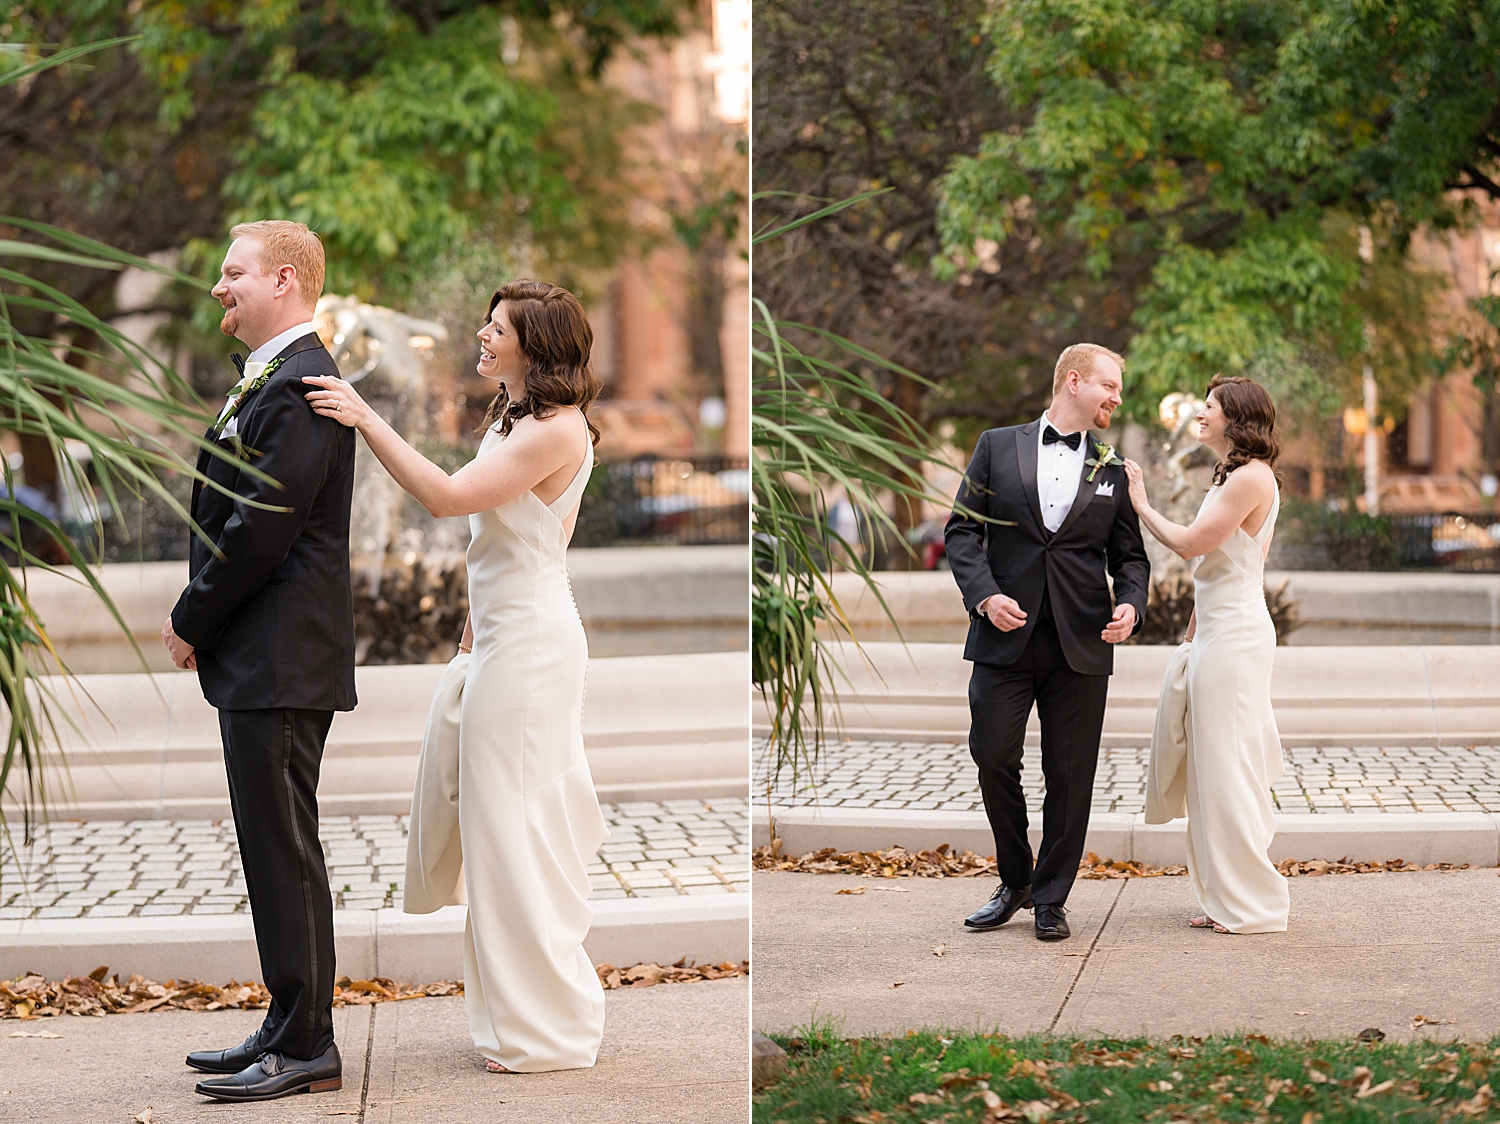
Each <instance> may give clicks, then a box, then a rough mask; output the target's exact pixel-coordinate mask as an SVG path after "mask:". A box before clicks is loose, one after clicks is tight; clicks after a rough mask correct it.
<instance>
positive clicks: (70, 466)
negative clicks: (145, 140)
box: [0, 43, 254, 839]
mask: <svg viewBox="0 0 1500 1124" xmlns="http://www.w3.org/2000/svg"><path fill="white" fill-rule="evenodd" d="M114 46H117V44H112V43H102V44H98V45H96V46H95V47H94V48H93V50H96V51H97V50H101V49H104V48H110V47H114ZM83 53H87V52H84V51H69V52H59V54H58V55H57V56H54V57H53V58H52V59H49V60H44V61H43V63H41V64H38V67H37V68H36V69H40V68H44V67H45V66H46V65H47V64H48V63H54V62H56V60H59V59H62V60H66V59H69V58H77V57H78V56H79V55H80V54H83ZM25 73H26V70H25V68H12V69H11V70H9V71H8V72H6V73H0V91H3V88H4V87H6V86H8V85H12V84H14V83H15V82H17V81H20V80H22V79H23V77H24V75H25ZM33 73H35V69H34V70H33ZM0 225H8V226H10V227H11V228H12V229H18V230H21V231H24V232H25V233H26V234H27V235H28V236H29V238H30V239H31V240H29V241H16V240H4V241H0V401H3V403H4V408H5V413H6V418H5V426H6V428H7V429H10V430H12V431H14V432H16V433H19V434H21V435H23V437H25V436H31V437H37V438H41V439H42V440H44V441H45V443H46V445H47V446H48V447H49V448H50V450H51V452H52V455H53V457H54V458H55V459H56V462H57V465H58V468H59V470H60V472H61V473H62V474H63V475H64V478H65V479H66V478H68V477H71V478H72V479H73V480H75V481H78V482H79V485H80V487H87V485H86V483H84V479H85V478H84V469H83V461H84V460H86V459H91V464H92V468H93V473H94V475H95V477H96V478H97V480H98V482H99V486H100V488H101V490H102V492H103V495H104V498H105V499H106V500H108V501H109V502H110V503H111V504H112V505H114V506H118V504H119V501H120V498H121V497H122V495H129V496H132V497H141V496H145V495H154V496H156V497H157V498H158V499H160V500H161V501H162V502H164V503H165V504H166V505H167V507H168V508H169V509H170V510H171V511H172V512H173V513H174V514H175V515H176V516H177V517H178V518H180V519H181V520H182V522H183V523H184V524H186V525H189V526H191V525H192V524H191V519H190V517H189V513H188V512H187V511H186V510H185V509H184V508H183V506H182V504H181V503H180V502H179V501H178V500H177V499H176V498H175V497H174V496H173V494H172V492H171V491H170V490H169V489H168V488H167V487H166V486H165V485H164V484H163V482H162V476H163V474H164V473H166V472H175V473H181V474H184V475H185V476H187V477H188V478H193V477H195V476H197V473H196V471H195V469H194V467H193V465H192V463H191V462H189V461H186V460H184V459H183V458H182V457H181V456H179V455H177V454H176V453H175V452H174V451H173V449H174V447H175V448H183V447H186V448H188V449H192V450H194V451H195V452H196V448H197V446H198V445H199V444H200V442H201V441H202V438H201V437H200V434H201V432H202V430H203V427H204V426H205V425H206V424H207V422H208V421H209V417H208V415H207V414H206V413H205V412H204V411H203V409H202V404H201V403H199V402H197V401H196V398H195V396H194V395H193V394H192V392H191V391H190V390H189V389H188V388H186V387H184V386H183V385H182V383H181V381H180V380H179V379H178V377H177V375H176V374H175V373H174V372H173V371H172V369H171V368H170V367H167V366H165V365H163V364H162V363H160V362H159V361H158V360H156V359H155V358H153V357H152V356H151V355H150V354H149V353H148V352H146V351H145V350H143V349H142V348H140V347H138V346H137V345H135V344H133V343H132V342H131V341H130V340H129V339H128V338H126V337H125V336H124V335H122V334H121V333H120V332H119V331H117V330H116V329H115V328H114V327H113V326H112V325H111V324H109V323H108V322H106V321H105V320H103V319H101V318H99V317H98V316H95V315H94V314H93V313H92V312H90V311H89V310H88V308H86V307H85V306H84V305H83V304H81V303H80V302H79V301H77V300H75V299H73V298H72V297H70V296H69V295H68V294H67V293H65V292H63V291H62V290H60V289H58V288H56V287H54V286H52V285H50V284H47V283H45V282H44V281H41V280H38V279H37V278H36V277H35V276H33V273H34V272H35V269H36V266H37V264H38V263H42V264H44V265H49V264H63V265H66V266H68V267H69V268H72V269H76V270H79V271H84V272H87V273H91V274H94V275H100V274H102V275H104V276H106V277H108V276H111V275H112V274H114V273H115V272H117V271H119V270H120V269H122V268H124V267H126V266H134V267H136V268H139V269H145V270H150V271H154V272H157V273H161V274H164V275H166V276H168V277H170V278H171V279H172V280H175V281H177V282H179V283H182V284H184V285H187V286H195V285H197V282H195V281H193V279H192V278H190V277H186V276H184V275H182V274H177V273H175V272H174V271H172V270H168V269H164V268H163V267H161V266H159V265H155V264H153V263H152V262H149V261H145V260H143V259H140V258H136V257H133V256H132V255H130V254H126V253H122V252H121V251H119V250H116V249H113V248H111V247H109V246H106V245H104V244H102V243H99V242H96V241H94V240H92V239H89V238H85V237H82V236H80V235H77V234H73V233H70V232H68V231H65V230H59V229H57V228H54V227H49V226H47V225H45V224H41V223H35V222H32V221H30V220H27V219H25V218H20V217H15V216H0ZM17 314H23V315H28V316H30V317H31V318H33V319H35V318H37V317H40V318H41V320H42V321H43V322H45V323H47V324H49V325H53V332H52V333H51V334H49V335H48V336H46V337H40V338H39V337H38V336H36V335H33V334H29V333H28V332H26V331H25V330H24V329H23V328H22V327H20V326H19V325H18V323H17ZM68 442H78V443H81V445H82V446H83V448H84V449H86V450H87V457H85V456H84V455H82V454H80V455H77V456H75V455H74V454H73V453H70V452H69V450H68ZM220 455H222V454H220ZM3 471H4V478H5V490H4V493H3V495H0V703H3V705H4V715H5V719H4V721H5V723H6V727H5V732H4V753H3V759H0V791H3V792H5V793H6V796H7V799H8V800H11V801H14V802H15V803H17V804H19V805H20V807H21V811H22V815H23V819H24V823H25V827H26V837H27V838H28V839H29V838H30V834H31V829H32V826H33V824H34V823H35V822H36V820H37V818H38V816H42V815H45V813H46V807H47V802H48V789H49V785H48V778H47V776H46V771H45V769H44V767H43V764H44V763H43V751H44V749H45V748H46V746H47V743H48V742H49V740H51V739H52V738H53V736H54V735H55V733H56V728H57V722H58V721H59V717H60V712H59V709H58V699H57V695H56V689H55V687H54V686H53V685H52V682H51V681H49V680H47V679H45V678H43V676H45V675H47V674H48V671H49V665H51V666H55V667H60V668H61V669H62V671H63V673H64V675H66V674H67V668H66V665H64V664H63V662H62V661H61V659H60V658H59V657H58V655H57V652H56V650H55V649H54V647H53V645H52V643H51V641H50V640H49V639H48V636H47V628H46V624H45V622H44V621H42V619H41V618H40V617H39V616H38V614H37V609H36V606H35V604H34V603H33V602H32V601H31V599H30V596H29V594H28V591H27V584H26V576H27V572H28V570H30V569H32V568H41V569H46V570H51V569H54V568H55V567H53V566H52V565H50V564H49V563H48V562H46V561H44V560H43V559H42V558H41V557H39V556H38V555H37V553H36V552H35V549H34V547H35V544H36V543H37V542H38V541H39V540H40V541H41V542H44V543H46V544H47V545H48V547H49V548H50V549H49V552H50V553H52V554H54V555H56V556H61V557H65V558H66V559H67V560H68V562H70V563H71V564H72V565H73V566H74V567H76V568H77V569H76V570H73V571H68V573H69V574H70V576H71V578H72V580H75V581H78V582H80V583H86V584H88V585H89V586H90V587H91V588H92V589H93V591H94V593H95V595H96V596H98V597H99V599H100V600H101V601H102V602H103V603H104V605H105V607H106V608H107V609H108V611H109V612H110V614H111V616H113V617H114V619H115V621H116V623H117V624H119V626H120V628H121V630H122V631H123V632H124V633H125V635H126V636H127V637H130V636H131V633H130V629H129V627H128V626H127V625H126V624H125V621H124V618H123V617H121V615H120V613H119V611H118V610H117V609H116V607H115V605H114V604H113V602H112V601H111V600H110V598H109V596H108V594H107V593H105V591H104V588H103V586H102V585H101V584H100V582H99V579H98V577H97V575H96V574H95V573H94V572H93V571H91V570H90V569H89V568H88V565H87V563H88V558H87V557H86V555H85V552H84V550H83V549H81V548H80V547H79V546H78V545H77V544H76V543H74V541H73V540H72V539H71V538H70V537H69V536H68V534H67V532H66V531H65V530H64V529H63V528H62V527H60V526H58V525H57V524H56V523H54V522H53V521H52V520H51V519H49V518H47V517H46V516H44V515H42V514H40V513H39V512H36V511H33V510H32V509H30V508H28V507H26V506H24V505H23V504H21V503H19V502H18V501H17V500H15V499H14V498H12V497H13V496H14V494H15V492H14V485H15V481H14V480H13V479H12V476H11V471H10V467H9V463H8V462H4V467H3ZM251 471H254V470H251ZM94 530H95V533H96V535H97V534H98V533H99V528H98V527H95V528H94ZM12 558H13V559H15V560H16V561H15V562H14V563H12V562H11V561H10V559H12ZM131 643H132V645H134V640H133V639H132V640H131ZM142 666H143V667H144V666H145V662H144V658H143V659H142ZM64 720H65V719H64ZM0 827H5V835H6V838H7V839H9V838H10V836H9V831H8V826H7V825H6V823H5V819H4V810H3V808H0Z"/></svg>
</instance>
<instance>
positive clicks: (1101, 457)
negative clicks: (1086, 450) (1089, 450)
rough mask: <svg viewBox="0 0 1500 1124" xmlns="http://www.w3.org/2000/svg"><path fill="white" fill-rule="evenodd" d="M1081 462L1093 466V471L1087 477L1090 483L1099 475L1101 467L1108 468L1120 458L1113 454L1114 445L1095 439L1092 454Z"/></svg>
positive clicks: (1117, 462) (1118, 461)
mask: <svg viewBox="0 0 1500 1124" xmlns="http://www.w3.org/2000/svg"><path fill="white" fill-rule="evenodd" d="M1083 463H1084V464H1091V465H1093V466H1094V471H1093V472H1090V473H1089V474H1088V479H1087V483H1090V484H1092V483H1093V482H1094V477H1095V476H1098V475H1099V470H1100V469H1101V468H1108V467H1109V466H1110V465H1112V464H1119V463H1120V458H1119V457H1117V456H1115V447H1114V446H1113V445H1106V444H1105V443H1104V442H1103V441H1095V442H1094V455H1093V456H1091V457H1090V458H1089V459H1088V460H1086V461H1084V462H1083Z"/></svg>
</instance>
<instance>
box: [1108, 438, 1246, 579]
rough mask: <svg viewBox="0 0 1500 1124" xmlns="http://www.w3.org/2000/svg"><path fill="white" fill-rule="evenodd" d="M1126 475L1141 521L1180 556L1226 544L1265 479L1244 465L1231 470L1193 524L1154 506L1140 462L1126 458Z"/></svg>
mask: <svg viewBox="0 0 1500 1124" xmlns="http://www.w3.org/2000/svg"><path fill="white" fill-rule="evenodd" d="M1246 467H1247V468H1248V467H1249V466H1248V465H1247V466H1246ZM1125 476H1126V477H1127V479H1129V481H1130V502H1131V503H1132V504H1133V505H1134V506H1135V511H1136V514H1137V515H1139V516H1140V519H1141V522H1142V523H1144V524H1145V525H1146V528H1147V529H1148V530H1149V531H1150V532H1151V533H1152V534H1153V535H1155V536H1156V539H1157V541H1158V542H1160V543H1161V544H1162V545H1163V546H1165V547H1166V548H1167V549H1168V550H1170V551H1172V553H1174V554H1176V555H1177V556H1178V557H1179V558H1197V557H1199V556H1201V555H1204V554H1207V553H1208V552H1209V551H1210V550H1213V549H1214V548H1215V547H1218V546H1223V545H1224V543H1225V541H1226V540H1228V538H1229V536H1230V535H1232V534H1234V531H1235V528H1236V527H1238V526H1240V524H1242V523H1244V521H1245V520H1246V519H1247V518H1249V516H1250V513H1251V512H1252V511H1254V510H1255V508H1256V506H1257V505H1258V504H1259V503H1260V501H1261V499H1262V498H1263V497H1262V495H1261V493H1262V490H1263V489H1262V482H1261V481H1260V480H1259V479H1257V478H1256V476H1255V475H1254V474H1253V471H1252V472H1246V471H1245V469H1243V468H1242V469H1240V471H1238V472H1234V473H1231V474H1230V476H1229V479H1228V480H1226V481H1225V482H1224V489H1223V492H1222V494H1221V495H1220V496H1219V498H1218V499H1217V500H1216V501H1214V502H1213V503H1212V504H1210V505H1209V506H1208V507H1207V508H1205V509H1204V510H1203V511H1202V512H1200V513H1199V515H1198V518H1196V519H1194V520H1193V522H1192V523H1191V524H1190V525H1188V526H1186V527H1184V526H1183V525H1182V524H1181V523H1174V522H1172V521H1171V520H1170V519H1168V518H1167V517H1166V516H1164V515H1162V514H1161V513H1160V512H1159V511H1157V510H1156V509H1155V508H1154V507H1152V506H1151V500H1150V498H1149V497H1148V496H1147V495H1146V481H1145V477H1144V476H1143V475H1142V473H1141V466H1140V465H1138V464H1136V463H1135V461H1132V460H1127V461H1126V462H1125Z"/></svg>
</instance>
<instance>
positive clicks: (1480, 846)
mask: <svg viewBox="0 0 1500 1124" xmlns="http://www.w3.org/2000/svg"><path fill="white" fill-rule="evenodd" d="M772 817H773V819H774V821H775V825H776V832H777V834H779V835H780V837H781V841H782V850H783V851H784V852H785V853H786V854H789V855H804V854H806V853H807V852H809V851H816V850H819V849H821V848H823V847H836V848H837V849H838V850H840V851H876V850H885V849H886V848H888V847H891V846H894V845H896V844H900V845H901V846H903V847H906V848H908V849H910V848H916V847H923V848H927V847H936V846H938V845H940V844H942V843H947V844H949V845H950V846H952V847H953V848H954V849H955V850H958V851H964V850H970V851H973V852H975V853H976V854H980V855H991V854H994V851H995V842H994V836H993V835H991V834H990V827H989V821H988V820H987V819H985V816H984V813H983V812H926V811H905V810H901V809H889V810H878V809H870V808H815V807H805V806H804V807H794V808H787V807H773V808H772ZM1040 821H1041V817H1040V815H1035V816H1033V817H1032V826H1031V830H1030V836H1031V845H1032V847H1033V848H1036V847H1038V846H1040V844H1041V838H1042V832H1041V826H1040ZM750 831H751V845H752V846H754V847H764V846H765V845H766V844H768V843H769V842H770V830H769V827H768V824H767V820H766V815H765V806H764V805H761V806H760V807H759V808H758V809H754V810H752V811H751V813H750ZM1084 846H1085V848H1086V849H1087V850H1089V851H1093V852H1094V853H1096V854H1098V855H1100V856H1102V857H1105V858H1111V859H1120V860H1133V861H1136V862H1144V863H1150V864H1152V865H1154V866H1168V865H1175V864H1182V863H1185V862H1187V821H1186V820H1174V821H1173V822H1172V823H1169V824H1148V823H1146V818H1145V816H1144V815H1142V814H1141V813H1134V814H1121V813H1117V812H1116V813H1101V814H1098V815H1095V816H1093V817H1092V818H1091V819H1090V821H1089V831H1088V836H1087V839H1086V842H1085V844H1084ZM1346 856H1347V857H1348V858H1349V859H1351V860H1353V861H1355V862H1384V861H1386V860H1388V859H1405V860H1406V861H1408V862H1413V863H1423V864H1426V863H1438V862H1441V863H1468V864H1469V865H1471V866H1495V865H1497V864H1500V816H1493V815H1489V814H1487V813H1483V812H1414V813H1411V814H1405V813H1390V812H1380V813H1371V814H1365V813H1359V812H1354V813H1336V814H1325V815H1320V814H1317V813H1302V814H1297V813H1287V814H1285V815H1278V816H1277V817H1276V838H1275V839H1274V840H1273V841H1272V843H1271V848H1270V857H1271V861H1272V862H1281V861H1282V860H1283V859H1341V858H1344V857H1346Z"/></svg>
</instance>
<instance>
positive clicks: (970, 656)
mask: <svg viewBox="0 0 1500 1124" xmlns="http://www.w3.org/2000/svg"><path fill="white" fill-rule="evenodd" d="M1041 424H1042V423H1041V421H1040V420H1037V421H1034V422H1031V423H1030V424H1029V425H1014V426H1008V427H1006V428H1004V429H991V430H988V431H986V432H985V433H983V434H981V435H980V438H979V443H978V445H976V446H975V448H974V459H973V460H972V461H970V462H969V472H968V476H967V477H966V478H965V480H964V482H963V485H962V486H961V487H960V488H959V491H958V502H959V503H960V504H963V505H964V506H966V507H967V508H969V509H970V510H971V511H974V512H976V513H978V514H980V515H987V516H989V517H990V518H992V519H1005V520H1009V521H1011V522H1013V523H1014V524H1015V526H1013V527H1007V526H998V525H996V524H993V523H983V522H980V521H979V520H977V519H973V518H970V517H968V516H965V515H961V514H959V513H958V512H957V511H955V512H954V513H953V515H952V516H950V517H949V519H948V525H947V526H946V527H945V528H944V530H943V539H944V542H945V543H946V545H947V550H948V563H949V565H950V566H952V567H953V577H954V578H955V579H956V580H957V582H958V588H959V590H960V591H961V592H962V593H963V597H964V608H966V609H968V611H969V617H970V622H969V640H968V643H967V644H966V645H965V646H964V659H966V660H972V661H974V662H976V663H989V664H998V665H1000V666H1002V667H1005V666H1008V665H1010V664H1012V663H1014V662H1015V661H1016V660H1017V659H1019V658H1020V656H1021V653H1022V652H1024V651H1025V649H1026V644H1027V641H1028V640H1030V638H1031V630H1032V629H1033V628H1035V627H1036V622H1037V616H1038V614H1039V613H1040V611H1041V607H1042V598H1043V597H1044V596H1045V597H1047V598H1048V599H1049V602H1050V607H1051V610H1052V619H1053V621H1054V622H1055V623H1056V625H1057V636H1058V639H1059V640H1060V641H1061V642H1062V648H1063V653H1064V654H1065V655H1066V656H1067V658H1068V666H1069V667H1071V668H1072V669H1073V670H1074V671H1076V672H1079V673H1080V674H1084V675H1109V674H1111V673H1113V671H1114V667H1115V658H1114V645H1113V644H1109V643H1107V642H1106V641H1104V640H1101V639H1100V638H1099V633H1100V632H1102V631H1103V630H1104V627H1105V625H1107V624H1109V620H1110V616H1111V615H1112V613H1113V611H1114V607H1113V606H1112V605H1111V604H1110V593H1109V586H1108V585H1107V584H1106V582H1105V577H1104V574H1105V568H1106V567H1108V570H1109V573H1110V575H1111V577H1113V579H1114V585H1115V589H1114V597H1115V601H1116V602H1118V603H1121V604H1130V605H1134V606H1135V618H1136V619H1135V629H1136V631H1139V630H1140V627H1141V625H1142V624H1143V623H1144V622H1145V620H1146V595H1147V591H1148V589H1149V586H1150V579H1151V564H1150V562H1149V561H1148V560H1147V558H1146V547H1145V544H1144V543H1142V541H1141V527H1140V522H1139V520H1138V519H1137V518H1136V514H1135V508H1133V507H1132V506H1131V505H1130V496H1129V494H1128V486H1127V482H1126V479H1125V469H1124V468H1123V467H1122V466H1121V465H1110V466H1109V467H1107V468H1101V469H1100V470H1099V472H1098V474H1097V475H1096V476H1095V477H1094V480H1093V482H1092V483H1088V482H1087V480H1086V477H1087V476H1088V474H1089V473H1090V472H1092V471H1093V468H1092V467H1091V466H1089V465H1084V468H1083V473H1082V474H1081V476H1080V477H1079V482H1078V496H1077V498H1075V499H1074V501H1073V507H1072V509H1071V510H1070V511H1069V512H1068V515H1067V518H1066V519H1064V520H1063V522H1062V525H1061V526H1060V527H1059V528H1058V529H1057V533H1056V534H1053V533H1051V532H1050V531H1048V530H1047V526H1046V524H1045V523H1043V522H1042V505H1041V501H1040V500H1039V499H1038V497H1037V483H1036V462H1037V436H1036V431H1037V426H1039V425H1041ZM1084 440H1085V441H1087V442H1088V451H1089V457H1086V458H1085V460H1088V459H1090V458H1092V456H1093V455H1094V451H1095V450H1094V442H1095V440H1096V438H1095V436H1094V434H1092V433H1086V434H1085V435H1084ZM1101 486H1106V487H1105V488H1104V491H1105V493H1106V494H1104V495H1100V494H1099V489H1100V487H1101ZM1111 491H1112V492H1113V494H1112V495H1111V494H1109V493H1110V492H1111ZM995 593H1004V594H1005V595H1006V596H1007V597H1013V598H1015V600H1016V601H1017V602H1019V603H1020V606H1021V608H1022V609H1023V610H1024V611H1025V613H1026V623H1025V625H1023V626H1022V627H1020V628H1018V629H1016V630H1015V631H1013V632H1001V631H1000V630H999V629H998V628H996V627H995V626H994V625H993V624H991V623H990V621H989V618H988V617H986V616H985V615H984V614H983V613H981V612H980V611H979V609H978V606H979V605H980V603H981V602H983V601H984V599H985V598H987V597H989V596H990V595H992V594H995Z"/></svg>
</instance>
